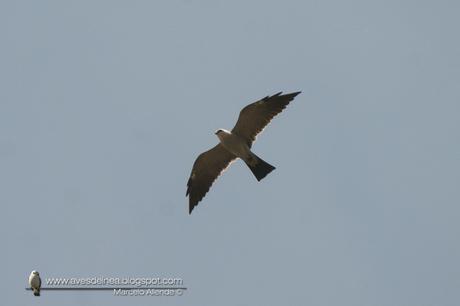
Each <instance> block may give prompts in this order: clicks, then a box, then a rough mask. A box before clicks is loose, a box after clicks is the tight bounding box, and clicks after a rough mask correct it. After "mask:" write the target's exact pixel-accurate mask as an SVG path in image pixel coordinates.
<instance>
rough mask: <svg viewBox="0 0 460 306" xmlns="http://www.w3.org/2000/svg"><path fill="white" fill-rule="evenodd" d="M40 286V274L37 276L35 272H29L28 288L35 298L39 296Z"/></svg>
mask: <svg viewBox="0 0 460 306" xmlns="http://www.w3.org/2000/svg"><path fill="white" fill-rule="evenodd" d="M41 285H42V280H41V279H40V274H38V272H37V271H32V272H30V276H29V286H30V288H32V290H33V291H34V295H35V296H40V287H41Z"/></svg>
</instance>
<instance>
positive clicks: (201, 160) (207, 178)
mask: <svg viewBox="0 0 460 306" xmlns="http://www.w3.org/2000/svg"><path fill="white" fill-rule="evenodd" d="M299 93H300V91H299V92H293V93H290V94H284V95H283V94H282V93H281V92H279V93H277V94H275V95H273V96H267V97H265V98H263V99H261V100H259V101H257V102H254V103H251V104H249V105H247V106H246V107H244V108H243V109H242V110H241V112H240V115H239V117H238V121H237V122H236V125H235V126H234V127H233V129H232V130H231V131H227V130H224V129H219V130H217V131H216V132H215V134H216V135H217V137H218V138H219V144H217V145H216V146H215V147H214V148H212V149H210V150H208V151H206V152H204V153H201V154H200V155H199V156H198V157H197V159H196V160H195V163H194V164H193V168H192V173H191V174H190V178H189V179H188V182H187V193H186V195H185V196H188V197H189V214H191V213H192V210H193V208H194V207H195V206H197V205H198V202H200V201H201V200H202V199H203V197H204V196H205V195H206V193H207V192H208V191H209V188H211V185H212V184H213V183H214V181H215V180H216V179H217V178H218V177H219V175H220V174H221V173H222V172H224V171H225V169H227V168H228V166H229V165H230V164H231V163H232V162H233V161H234V160H235V159H237V158H240V159H242V160H243V161H244V162H245V163H246V165H247V166H248V167H249V169H250V170H251V171H252V173H253V174H254V176H255V177H256V179H257V180H258V181H260V180H261V179H263V178H264V177H265V176H267V174H269V173H270V172H272V171H273V170H274V169H275V167H273V166H272V165H270V164H269V163H267V162H265V161H264V160H262V159H261V158H260V157H258V156H257V155H255V154H254V153H253V152H252V151H251V146H252V144H253V142H254V141H255V140H256V136H257V134H259V133H260V132H262V131H263V129H264V128H265V127H266V126H267V124H268V123H269V122H270V121H271V120H272V119H273V117H275V116H276V115H277V114H279V113H281V111H282V110H283V109H284V108H286V106H287V105H288V104H289V102H291V101H292V100H293V99H294V98H295V97H296V96H297V95H298V94H299Z"/></svg>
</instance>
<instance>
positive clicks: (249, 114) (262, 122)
mask: <svg viewBox="0 0 460 306" xmlns="http://www.w3.org/2000/svg"><path fill="white" fill-rule="evenodd" d="M299 93H300V91H298V92H293V93H290V94H285V95H282V94H281V92H279V93H277V94H275V95H273V96H271V97H270V96H267V97H265V98H263V99H262V100H259V101H257V102H254V103H252V104H249V105H247V106H246V107H245V108H243V109H242V110H241V112H240V116H239V117H238V121H237V122H236V124H235V127H234V128H233V130H232V133H233V134H236V135H238V136H240V137H242V138H243V139H244V140H246V143H247V144H248V146H249V147H251V145H252V143H253V142H254V140H256V136H257V134H259V133H260V132H262V131H263V129H264V128H265V127H266V126H267V124H268V123H269V122H270V121H271V120H272V119H273V117H275V116H276V115H277V114H279V113H281V111H282V110H283V109H284V108H286V106H287V105H288V104H289V102H291V101H292V100H293V99H294V98H295V96H297V95H298V94H299Z"/></svg>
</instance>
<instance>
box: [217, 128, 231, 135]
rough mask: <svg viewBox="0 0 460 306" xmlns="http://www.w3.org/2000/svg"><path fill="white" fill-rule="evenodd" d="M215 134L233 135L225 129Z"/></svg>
mask: <svg viewBox="0 0 460 306" xmlns="http://www.w3.org/2000/svg"><path fill="white" fill-rule="evenodd" d="M214 134H216V135H221V134H231V133H230V132H229V131H227V130H224V129H218V130H217V131H216V132H215V133H214Z"/></svg>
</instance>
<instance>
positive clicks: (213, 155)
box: [185, 144, 236, 213]
mask: <svg viewBox="0 0 460 306" xmlns="http://www.w3.org/2000/svg"><path fill="white" fill-rule="evenodd" d="M235 159H236V156H235V155H233V154H232V153H230V152H228V151H227V150H225V149H224V147H223V146H222V145H221V144H218V145H216V146H215V147H214V148H212V149H211V150H209V151H206V152H204V153H201V154H200V155H199V156H198V158H197V159H196V160H195V163H194V164H193V168H192V173H191V174H190V178H189V179H188V182H187V193H186V194H185V195H186V196H187V195H188V196H189V213H192V210H193V208H194V207H195V206H197V205H198V202H200V201H201V199H203V197H204V196H205V195H206V193H207V192H208V191H209V188H211V185H212V183H214V181H215V180H216V179H217V178H218V177H219V175H220V174H221V173H222V172H223V171H224V170H225V169H226V168H227V167H228V166H229V165H230V163H231V162H232V161H233V160H235Z"/></svg>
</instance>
